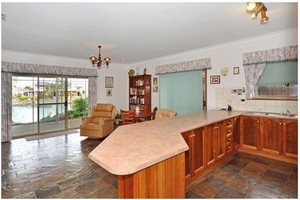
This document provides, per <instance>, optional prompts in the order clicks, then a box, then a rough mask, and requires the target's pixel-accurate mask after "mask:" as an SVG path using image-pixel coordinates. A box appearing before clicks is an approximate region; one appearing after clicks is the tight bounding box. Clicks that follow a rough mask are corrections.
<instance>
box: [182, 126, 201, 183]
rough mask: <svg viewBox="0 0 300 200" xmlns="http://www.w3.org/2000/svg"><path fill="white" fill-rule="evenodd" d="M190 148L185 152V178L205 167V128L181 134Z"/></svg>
mask: <svg viewBox="0 0 300 200" xmlns="http://www.w3.org/2000/svg"><path fill="white" fill-rule="evenodd" d="M181 135H182V137H183V139H184V140H185V142H186V143H187V145H188V146H189V150H188V151H186V152H185V179H186V180H188V179H190V178H191V177H192V176H195V175H196V174H198V173H199V172H201V171H202V170H203V169H204V152H203V151H204V144H203V142H204V129H203V128H198V129H194V130H191V131H187V132H184V133H182V134H181Z"/></svg>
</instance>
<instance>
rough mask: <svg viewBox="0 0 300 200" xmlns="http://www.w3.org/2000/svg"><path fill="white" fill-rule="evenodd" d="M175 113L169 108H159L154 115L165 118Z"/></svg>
mask: <svg viewBox="0 0 300 200" xmlns="http://www.w3.org/2000/svg"><path fill="white" fill-rule="evenodd" d="M176 115H177V113H176V112H174V111H172V110H169V109H159V110H158V111H157V113H156V117H155V118H157V119H162V118H167V117H174V116H176Z"/></svg>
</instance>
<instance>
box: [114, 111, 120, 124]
mask: <svg viewBox="0 0 300 200" xmlns="http://www.w3.org/2000/svg"><path fill="white" fill-rule="evenodd" d="M120 121H121V114H120V112H118V111H117V114H116V119H115V123H116V124H119V123H120Z"/></svg>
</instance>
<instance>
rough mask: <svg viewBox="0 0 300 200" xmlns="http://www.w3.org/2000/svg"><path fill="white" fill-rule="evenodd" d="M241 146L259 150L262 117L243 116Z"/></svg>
mask: <svg viewBox="0 0 300 200" xmlns="http://www.w3.org/2000/svg"><path fill="white" fill-rule="evenodd" d="M240 122H241V124H240V125H241V129H240V130H241V133H242V134H241V138H240V139H241V143H240V144H241V146H243V147H247V148H251V149H255V150H258V149H259V148H258V146H259V135H260V118H259V117H252V116H242V117H241V121H240Z"/></svg>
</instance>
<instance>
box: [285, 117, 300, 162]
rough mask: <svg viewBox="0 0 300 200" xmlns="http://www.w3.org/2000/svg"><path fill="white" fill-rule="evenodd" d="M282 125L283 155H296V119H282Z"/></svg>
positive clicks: (294, 156)
mask: <svg viewBox="0 0 300 200" xmlns="http://www.w3.org/2000/svg"><path fill="white" fill-rule="evenodd" d="M282 126H283V129H282V130H283V155H285V156H288V157H292V158H297V157H298V121H297V120H287V119H285V120H282Z"/></svg>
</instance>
